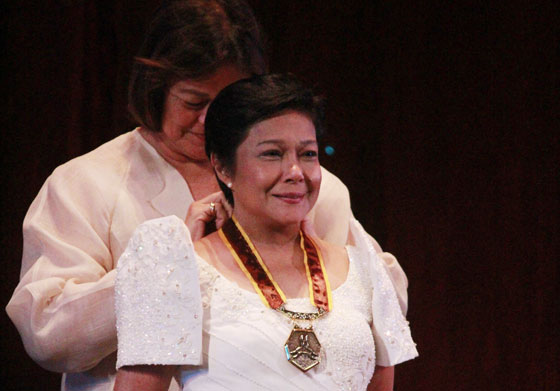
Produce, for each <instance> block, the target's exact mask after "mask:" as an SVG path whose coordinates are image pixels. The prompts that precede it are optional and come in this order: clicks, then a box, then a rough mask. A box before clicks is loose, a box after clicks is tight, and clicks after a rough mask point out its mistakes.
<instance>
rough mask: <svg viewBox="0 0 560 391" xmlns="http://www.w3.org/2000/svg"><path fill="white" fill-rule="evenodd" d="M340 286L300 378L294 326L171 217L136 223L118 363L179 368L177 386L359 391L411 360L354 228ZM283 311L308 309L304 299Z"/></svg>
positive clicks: (388, 292) (391, 300)
mask: <svg viewBox="0 0 560 391" xmlns="http://www.w3.org/2000/svg"><path fill="white" fill-rule="evenodd" d="M352 234H353V236H354V238H355V242H356V245H355V246H348V247H347V251H348V255H349V259H350V267H349V271H348V276H347V279H346V281H345V282H344V283H343V284H342V285H341V286H340V287H338V288H337V289H335V290H334V291H333V310H332V311H331V312H330V313H329V314H327V315H326V316H324V317H322V318H320V319H318V320H316V321H314V322H313V327H314V330H315V333H316V335H317V337H318V339H319V341H320V343H321V345H322V347H323V349H322V352H321V363H320V364H319V365H318V366H316V367H315V368H313V369H311V370H309V371H308V372H305V373H304V372H301V371H300V370H299V369H297V368H296V367H294V366H293V365H292V364H290V363H289V362H288V361H287V360H286V356H285V353H284V349H283V347H284V343H285V342H286V339H287V338H288V336H289V334H290V332H291V329H292V327H293V324H292V323H291V321H290V320H289V319H287V318H286V317H285V316H283V315H282V314H280V313H278V312H276V311H273V310H270V309H268V308H266V307H265V306H264V305H263V303H262V301H261V299H260V298H259V296H258V295H257V294H256V293H254V292H250V291H247V290H245V289H241V288H239V287H238V285H237V284H235V283H234V282H232V281H230V280H228V279H226V278H225V277H223V276H222V275H221V274H220V273H219V272H218V271H217V270H216V269H215V268H214V267H212V266H211V265H209V264H208V263H206V261H205V260H203V259H202V258H200V257H199V256H197V255H196V253H195V252H194V248H193V244H192V242H191V240H190V236H189V234H188V230H187V228H186V227H185V225H184V223H183V222H182V221H181V220H180V219H179V218H177V217H174V216H170V217H164V218H159V219H155V220H150V221H147V222H145V223H143V224H142V225H141V226H140V227H139V228H138V229H137V230H136V232H135V234H134V235H133V237H132V238H131V240H130V242H129V244H128V247H127V249H126V251H125V252H124V253H123V255H122V257H121V259H120V260H119V263H118V268H117V280H116V287H115V292H116V297H115V300H116V312H117V331H118V360H117V367H121V366H124V365H138V364H172V365H180V371H179V372H178V374H177V378H178V381H179V383H180V384H181V385H182V387H183V390H205V391H224V390H241V389H243V390H310V389H312V390H365V389H366V387H367V385H368V383H369V381H370V379H371V376H372V374H373V371H374V367H375V365H376V364H377V365H382V366H390V365H395V364H398V363H400V362H403V361H406V360H409V359H412V358H414V357H416V356H417V355H418V353H417V351H416V347H415V344H414V342H413V341H412V338H411V336H410V329H409V327H408V322H407V321H406V319H405V318H404V316H403V315H402V312H401V310H400V307H399V304H398V300H397V296H396V294H395V291H394V288H393V285H392V283H391V281H390V279H389V277H388V275H387V272H386V271H385V269H384V267H383V265H382V263H381V262H382V261H381V259H380V258H379V257H378V256H377V255H376V253H375V250H374V249H373V246H372V245H371V241H370V240H368V237H367V234H366V233H365V231H363V229H362V228H361V226H360V225H359V223H358V222H357V221H355V220H354V221H353V222H352ZM287 308H288V309H290V310H293V311H301V312H312V311H314V307H312V306H311V304H310V302H309V298H301V299H299V298H298V299H289V300H288V302H287Z"/></svg>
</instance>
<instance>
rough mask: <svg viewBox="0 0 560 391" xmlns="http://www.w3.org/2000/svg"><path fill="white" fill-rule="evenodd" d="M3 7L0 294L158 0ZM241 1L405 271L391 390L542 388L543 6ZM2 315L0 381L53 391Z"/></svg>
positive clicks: (551, 79) (117, 117)
mask: <svg viewBox="0 0 560 391" xmlns="http://www.w3.org/2000/svg"><path fill="white" fill-rule="evenodd" d="M5 3H6V2H5ZM7 3H9V4H7V5H6V4H5V5H3V6H2V7H3V8H2V9H0V21H1V29H2V30H1V37H0V39H1V41H0V45H1V46H0V49H1V50H2V54H1V56H0V57H1V65H2V73H1V80H2V82H1V85H2V91H1V92H2V93H1V97H2V102H3V103H2V105H1V108H0V110H1V115H0V118H1V121H2V122H1V126H2V127H1V129H2V134H3V142H2V145H3V150H4V152H3V154H2V160H3V164H2V168H3V170H4V175H3V181H2V193H3V194H2V196H3V197H2V207H1V209H0V210H1V213H2V224H1V232H0V233H1V240H2V241H1V251H2V258H1V259H2V261H3V264H4V279H3V284H2V286H1V292H0V294H1V297H2V304H3V305H5V304H6V303H7V302H8V300H9V297H10V295H11V293H12V291H13V289H14V288H15V286H16V284H17V281H18V275H19V267H20V256H21V241H22V238H21V222H22V220H23V217H24V214H25V212H26V210H27V208H28V206H29V204H30V203H31V201H32V200H33V198H34V196H35V195H36V193H37V192H38V190H39V188H40V186H41V184H42V183H43V181H44V180H45V179H46V177H47V176H48V175H49V174H50V173H51V171H52V170H53V169H54V168H55V167H56V166H57V165H59V164H61V163H63V162H65V161H67V160H69V159H70V158H72V157H75V156H77V155H80V154H82V153H85V152H87V151H89V150H91V149H93V148H94V147H96V146H98V145H100V144H101V143H103V142H105V141H107V140H109V139H111V138H113V137H114V136H116V135H118V134H120V133H122V132H125V131H128V130H130V129H131V128H132V125H131V123H130V122H129V120H128V118H127V115H126V109H125V107H126V84H127V78H128V72H129V69H130V64H131V57H132V55H133V54H134V53H135V51H136V50H137V48H138V46H139V44H140V39H141V36H142V33H143V31H144V28H145V24H146V22H147V20H148V19H149V18H150V16H151V14H152V12H153V10H154V7H155V6H156V4H157V3H158V2H157V1H131V0H116V1H107V2H105V1H87V0H81V1H80V0H66V1H62V0H60V1H42V2H32V1H25V0H22V1H9V2H7ZM35 3H36V4H35ZM251 3H252V4H253V5H254V7H255V10H256V13H257V15H258V17H259V19H260V20H261V22H262V24H263V26H264V28H265V31H266V32H267V33H268V36H269V41H270V42H269V43H270V45H269V46H270V53H271V68H272V70H274V71H292V72H294V73H296V74H298V75H300V76H301V77H303V78H305V79H306V80H308V81H309V82H310V83H311V84H314V85H316V86H317V87H318V88H319V89H320V90H322V91H324V92H325V94H326V96H327V98H328V103H329V105H328V119H329V133H328V136H327V137H326V140H325V143H326V144H329V145H332V146H333V147H334V148H335V150H336V153H335V154H334V156H332V157H328V156H326V155H323V156H322V163H323V165H324V166H326V167H327V168H328V169H330V170H331V171H333V172H334V173H336V174H337V175H338V176H339V177H340V178H341V179H342V180H343V181H344V182H345V183H346V184H347V186H348V187H349V188H350V193H351V196H352V202H353V210H354V212H355V214H356V216H357V217H358V219H359V220H360V221H361V222H362V223H363V224H364V226H365V227H366V228H367V229H368V231H369V232H370V233H372V234H373V235H374V236H375V237H376V238H378V240H379V241H380V243H381V244H382V246H383V247H384V248H385V249H386V250H388V251H390V252H393V253H394V254H396V255H397V257H398V259H399V260H400V262H401V264H402V266H403V267H404V268H405V270H406V272H407V274H408V277H409V279H410V288H409V295H410V311H409V320H410V322H411V324H412V330H413V336H414V338H415V339H416V341H417V343H418V349H419V351H420V358H418V359H416V360H414V361H411V362H408V363H405V364H402V365H400V366H398V367H397V370H396V389H397V390H411V391H413V390H422V391H428V390H551V391H552V390H557V389H559V387H560V382H559V371H558V364H557V361H556V360H557V359H558V357H559V349H558V343H559V341H558V320H559V307H560V306H559V303H558V299H557V298H558V295H559V289H558V265H557V261H558V254H559V251H558V249H559V246H558V214H559V213H558V212H559V200H558V198H559V197H558V195H559V188H558V187H559V186H558V169H559V167H558V166H559V165H558V156H559V152H560V151H559V142H558V141H559V140H558V138H559V137H558V133H559V128H558V112H559V111H558V93H557V92H558V87H559V85H558V69H559V67H558V65H559V64H558V57H557V54H558V48H559V42H558V36H559V35H558V32H559V31H558V26H559V23H558V22H559V21H558V6H557V5H553V4H552V3H553V2H542V1H531V2H521V1H517V2H516V1H513V2H511V1H510V2H503V3H504V4H494V3H497V2H492V1H490V2H488V1H485V2H483V1H479V2H475V1H461V2H444V1H441V2H418V1H400V2H399V1H397V2H371V1H353V2H348V1H347V2H342V1H334V0H332V1H330V0H329V1H325V0H323V1H315V0H314V1H293V0H285V1H275V0H253V1H251ZM0 319H1V324H0V327H1V329H0V331H1V332H2V334H1V338H0V341H1V342H0V343H1V348H2V356H3V357H2V361H1V362H2V365H0V371H1V375H2V377H3V381H4V382H5V383H4V384H7V386H4V388H3V389H10V390H12V389H13V390H55V389H57V388H58V387H59V386H58V384H59V375H57V374H51V373H48V372H46V371H44V370H42V369H41V368H39V367H38V366H37V365H36V364H34V363H33V362H32V361H31V360H30V359H29V358H28V357H27V355H26V353H25V351H24V350H23V346H22V344H21V340H20V339H19V336H18V334H17V332H16V330H15V328H14V327H13V326H12V324H11V322H10V321H9V319H8V318H7V316H6V315H5V314H3V315H2V316H0Z"/></svg>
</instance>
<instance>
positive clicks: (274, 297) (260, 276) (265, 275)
mask: <svg viewBox="0 0 560 391" xmlns="http://www.w3.org/2000/svg"><path fill="white" fill-rule="evenodd" d="M218 234H219V236H220V238H222V241H223V242H224V244H225V245H226V247H227V248H228V249H229V251H230V252H231V255H232V256H233V258H234V259H235V261H236V262H237V264H238V265H239V267H240V268H241V270H242V271H243V273H245V275H246V276H247V278H248V279H249V281H251V284H252V285H253V288H254V289H255V291H256V292H257V293H258V295H259V296H260V298H261V300H262V301H263V303H264V305H265V306H267V307H270V308H273V309H278V308H279V307H280V306H281V305H282V304H284V303H285V302H286V296H285V295H284V292H282V290H281V289H280V287H279V286H278V284H277V283H276V281H274V278H272V275H271V274H270V271H269V270H268V268H267V267H266V265H265V263H264V262H263V260H262V258H261V256H260V255H259V253H258V251H257V249H256V248H255V246H254V245H253V243H252V242H251V239H250V238H249V236H248V235H247V234H246V233H245V231H244V230H243V228H242V227H241V225H240V224H239V223H238V222H237V220H236V219H235V217H233V216H232V217H231V219H230V220H228V221H227V222H226V223H225V224H224V226H223V227H222V228H221V229H220V230H219V231H218ZM300 237H301V240H300V246H301V249H302V250H303V254H304V258H303V263H304V264H305V272H306V275H307V280H308V282H309V298H310V300H311V303H312V304H313V305H314V306H316V307H317V308H322V309H323V310H325V311H329V310H330V309H331V303H332V296H331V288H330V284H329V280H328V277H327V272H326V270H325V264H324V262H323V257H322V256H321V252H320V251H319V249H318V248H317V246H316V245H315V243H314V242H313V240H311V238H310V237H309V236H307V235H306V234H305V232H303V231H300Z"/></svg>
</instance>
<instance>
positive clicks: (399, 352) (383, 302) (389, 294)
mask: <svg viewBox="0 0 560 391" xmlns="http://www.w3.org/2000/svg"><path fill="white" fill-rule="evenodd" d="M350 226H351V230H352V235H353V236H354V238H355V240H356V247H357V249H358V250H359V251H360V252H361V253H362V257H361V258H363V259H369V260H370V263H369V264H368V265H367V267H368V269H369V270H368V273H369V276H370V278H371V282H372V288H371V289H372V314H373V322H372V332H373V337H374V340H375V346H376V363H377V365H381V366H392V365H396V364H399V363H401V362H404V361H407V360H411V359H413V358H415V357H417V356H418V351H417V350H416V344H415V343H414V341H413V340H412V336H411V333H410V327H409V325H408V321H407V320H406V318H405V317H404V315H403V314H402V311H401V309H400V307H399V302H398V299H397V294H396V292H395V289H394V287H393V284H392V283H391V279H390V278H389V275H388V274H387V271H386V270H385V268H384V267H383V265H382V262H383V261H382V260H381V258H380V257H379V256H378V255H377V252H376V251H375V249H374V247H373V244H372V243H371V241H370V240H369V238H368V236H367V234H366V232H365V231H364V229H363V228H362V226H361V225H360V223H358V221H356V220H353V221H352V222H351V224H350Z"/></svg>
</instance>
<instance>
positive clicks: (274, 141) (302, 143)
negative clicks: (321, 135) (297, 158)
mask: <svg viewBox="0 0 560 391" xmlns="http://www.w3.org/2000/svg"><path fill="white" fill-rule="evenodd" d="M262 144H284V141H283V140H276V139H273V140H264V141H261V142H260V143H258V144H257V147H258V146H259V145H262ZM310 144H317V140H305V141H302V142H301V143H299V145H302V146H307V145H310Z"/></svg>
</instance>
